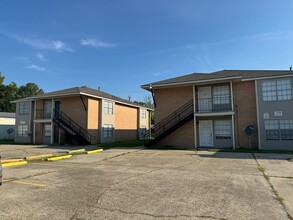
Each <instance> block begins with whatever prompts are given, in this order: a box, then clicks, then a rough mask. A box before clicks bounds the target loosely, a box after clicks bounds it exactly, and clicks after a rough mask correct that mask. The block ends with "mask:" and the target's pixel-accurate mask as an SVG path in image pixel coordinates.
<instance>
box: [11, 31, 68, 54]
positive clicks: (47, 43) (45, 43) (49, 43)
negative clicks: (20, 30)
mask: <svg viewBox="0 0 293 220" xmlns="http://www.w3.org/2000/svg"><path fill="white" fill-rule="evenodd" d="M9 36H10V37H12V38H13V39H15V40H17V41H18V42H20V43H23V44H26V45H29V46H31V47H34V48H37V49H42V50H54V51H57V52H62V51H69V52H73V49H71V48H70V47H69V46H67V45H66V44H65V43H64V42H62V41H60V40H47V39H36V38H35V39H33V38H25V37H20V36H17V35H9Z"/></svg>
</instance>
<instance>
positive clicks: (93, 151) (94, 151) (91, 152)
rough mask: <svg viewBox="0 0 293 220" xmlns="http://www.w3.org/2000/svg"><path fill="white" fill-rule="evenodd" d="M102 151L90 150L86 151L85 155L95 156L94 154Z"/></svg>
mask: <svg viewBox="0 0 293 220" xmlns="http://www.w3.org/2000/svg"><path fill="white" fill-rule="evenodd" d="M103 151H104V150H103V149H97V150H91V151H87V152H86V153H87V154H95V153H99V152H103Z"/></svg>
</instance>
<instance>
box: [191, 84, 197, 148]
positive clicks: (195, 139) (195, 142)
mask: <svg viewBox="0 0 293 220" xmlns="http://www.w3.org/2000/svg"><path fill="white" fill-rule="evenodd" d="M192 95H193V115H194V116H193V126H194V147H195V149H197V136H196V133H197V131H196V116H195V108H196V103H195V101H196V100H195V85H193V86H192Z"/></svg>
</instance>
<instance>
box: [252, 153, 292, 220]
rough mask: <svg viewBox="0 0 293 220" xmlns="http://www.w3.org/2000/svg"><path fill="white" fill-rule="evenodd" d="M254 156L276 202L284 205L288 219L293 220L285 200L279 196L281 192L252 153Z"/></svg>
mask: <svg viewBox="0 0 293 220" xmlns="http://www.w3.org/2000/svg"><path fill="white" fill-rule="evenodd" d="M252 156H253V158H254V160H255V161H256V164H257V168H258V170H259V171H260V172H261V173H262V175H263V177H264V178H265V180H266V181H267V183H268V184H269V186H270V188H271V190H272V192H273V193H274V195H275V197H276V200H277V201H278V202H279V203H280V204H281V205H282V207H283V210H284V211H285V212H286V214H287V217H288V219H290V220H293V216H291V215H290V213H289V211H288V209H287V207H286V205H285V204H284V202H283V200H284V199H283V198H282V197H281V196H280V195H279V192H278V191H277V190H276V189H275V187H274V185H273V184H272V183H271V181H270V176H268V175H267V174H266V173H265V168H264V167H262V166H261V165H260V163H259V162H258V160H257V158H256V156H255V155H254V154H253V153H252Z"/></svg>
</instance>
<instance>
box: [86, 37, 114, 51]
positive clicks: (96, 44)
mask: <svg viewBox="0 0 293 220" xmlns="http://www.w3.org/2000/svg"><path fill="white" fill-rule="evenodd" d="M80 44H81V45H83V46H90V47H94V48H97V49H99V48H115V47H117V45H116V44H112V43H106V42H103V41H99V40H96V39H93V38H89V39H81V40H80Z"/></svg>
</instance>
